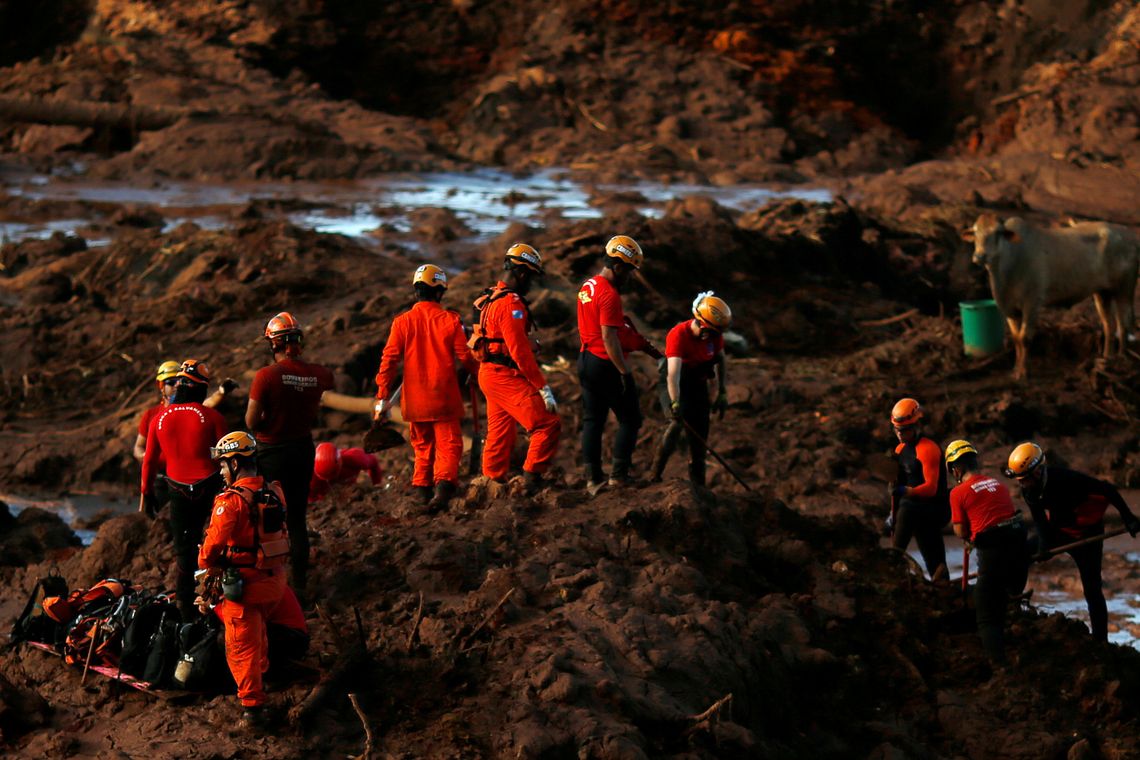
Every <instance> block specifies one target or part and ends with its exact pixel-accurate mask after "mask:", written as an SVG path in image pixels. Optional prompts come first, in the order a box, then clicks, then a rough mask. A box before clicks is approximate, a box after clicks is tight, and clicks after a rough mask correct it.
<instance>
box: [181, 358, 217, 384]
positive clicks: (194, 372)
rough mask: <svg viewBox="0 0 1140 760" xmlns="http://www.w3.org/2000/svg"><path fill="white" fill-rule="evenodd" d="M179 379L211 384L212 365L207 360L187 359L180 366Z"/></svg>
mask: <svg viewBox="0 0 1140 760" xmlns="http://www.w3.org/2000/svg"><path fill="white" fill-rule="evenodd" d="M178 377H179V379H182V380H186V381H187V382H190V383H193V384H194V385H209V384H210V367H209V366H208V365H207V364H206V362H203V361H198V360H197V359H187V360H186V361H184V362H182V366H181V367H179V368H178Z"/></svg>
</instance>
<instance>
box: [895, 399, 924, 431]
mask: <svg viewBox="0 0 1140 760" xmlns="http://www.w3.org/2000/svg"><path fill="white" fill-rule="evenodd" d="M921 419H922V407H921V406H920V405H919V403H918V402H917V401H915V400H914V399H912V398H904V399H901V400H900V401H899V402H898V403H897V404H895V406H894V408H893V409H891V424H892V425H894V426H895V427H898V428H904V427H910V426H911V425H917V424H918V421H919V420H921Z"/></svg>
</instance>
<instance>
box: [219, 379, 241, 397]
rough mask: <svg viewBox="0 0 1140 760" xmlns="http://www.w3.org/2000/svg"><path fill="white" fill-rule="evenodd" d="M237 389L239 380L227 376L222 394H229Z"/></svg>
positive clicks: (223, 382) (223, 383)
mask: <svg viewBox="0 0 1140 760" xmlns="http://www.w3.org/2000/svg"><path fill="white" fill-rule="evenodd" d="M237 389H238V383H237V380H234V379H233V378H232V377H227V378H226V379H225V380H223V381H222V395H223V396H228V395H230V394H231V393H233V392H234V391H236V390H237Z"/></svg>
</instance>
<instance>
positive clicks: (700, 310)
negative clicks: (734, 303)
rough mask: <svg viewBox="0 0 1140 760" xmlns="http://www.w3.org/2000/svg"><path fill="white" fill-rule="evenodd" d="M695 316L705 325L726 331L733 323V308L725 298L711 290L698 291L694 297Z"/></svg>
mask: <svg viewBox="0 0 1140 760" xmlns="http://www.w3.org/2000/svg"><path fill="white" fill-rule="evenodd" d="M693 316H694V317H696V319H697V321H698V322H700V323H701V324H702V325H703V326H704V327H708V328H711V329H713V330H716V331H717V332H724V331H725V330H727V329H728V326H729V325H731V324H732V309H730V308H728V304H727V303H725V301H724V299H723V298H718V297H717V296H714V295H713V292H712V291H711V290H706V291H705V292H704V293H698V294H697V297H696V298H694V299H693Z"/></svg>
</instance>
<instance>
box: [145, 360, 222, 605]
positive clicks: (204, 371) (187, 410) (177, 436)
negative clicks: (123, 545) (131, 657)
mask: <svg viewBox="0 0 1140 760" xmlns="http://www.w3.org/2000/svg"><path fill="white" fill-rule="evenodd" d="M177 379H178V384H177V385H176V386H175V389H174V395H173V396H172V397H171V401H170V405H169V406H167V407H166V409H165V410H163V411H162V413H161V414H159V415H158V416H156V417H155V418H154V419H153V420H151V423H150V429H149V430H148V431H147V436H146V452H145V453H144V454H143V463H142V496H141V497H140V499H139V511H140V512H145V513H146V514H148V515H150V516H152V517H153V516H154V514H155V512H156V511H157V508H158V504H157V492H156V481H157V479H158V476H159V474H160V472H161V469H160V466H159V462H160V461H162V460H165V462H166V477H165V480H166V486H167V489H168V494H169V499H170V533H171V538H172V540H173V543H174V560H175V565H176V567H177V581H176V583H175V590H176V592H177V601H178V607H179V609H181V610H182V612H183V614H184V617H185V615H186V614H189V612H190V611H191V610H192V609H193V600H194V567H195V562H194V556H195V553H196V552H197V550H198V541H199V540H200V539H201V538H202V529H203V528H204V527H205V525H206V520H207V518H208V517H209V515H210V505H211V504H212V503H213V501H214V496H215V495H216V494H217V493H218V491H220V490H221V488H222V476H221V474H220V473H219V472H218V468H217V467H216V466H215V465H214V462H213V461H212V460H211V458H210V447H211V446H213V445H214V442H215V441H217V440H218V438H220V437H221V436H223V435H225V433H226V421H225V418H224V417H222V415H221V414H219V413H218V412H217V411H216V410H214V409H211V408H209V407H207V406H204V405H203V404H202V402H203V401H204V400H205V398H206V391H207V390H208V388H209V383H210V370H209V367H207V366H206V364H205V362H200V361H198V360H197V359H187V360H186V361H185V362H183V363H182V365H181V367H180V368H179V370H178V375H177Z"/></svg>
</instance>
